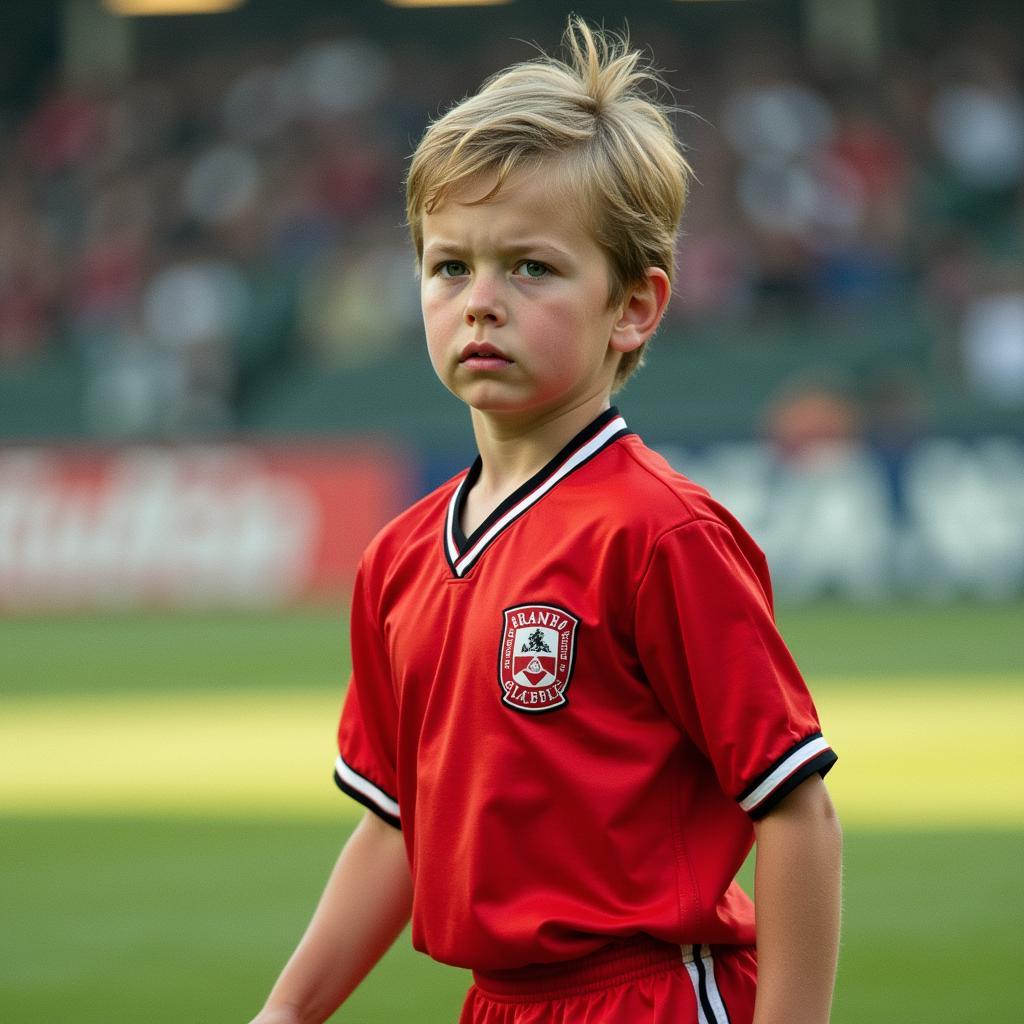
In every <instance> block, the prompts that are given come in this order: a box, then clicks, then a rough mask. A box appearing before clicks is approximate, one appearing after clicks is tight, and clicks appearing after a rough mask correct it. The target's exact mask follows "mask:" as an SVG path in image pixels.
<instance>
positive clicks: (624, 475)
mask: <svg viewBox="0 0 1024 1024" xmlns="http://www.w3.org/2000/svg"><path fill="white" fill-rule="evenodd" d="M615 449H616V450H615V459H614V464H612V465H610V466H609V467H608V476H607V479H608V481H609V492H610V494H609V498H610V500H609V501H608V503H607V505H608V509H609V510H610V511H611V512H612V513H613V516H615V517H616V518H620V517H621V518H622V519H624V520H625V521H628V522H630V523H635V524H636V525H638V526H643V527H646V528H647V529H649V530H653V531H655V532H656V533H657V532H661V531H663V530H665V529H674V528H676V527H679V526H685V525H687V524H689V523H694V522H699V521H708V522H719V523H721V522H724V523H725V524H726V525H731V524H732V522H734V520H733V517H732V516H731V515H730V514H729V512H728V511H727V510H726V509H725V508H723V506H722V505H720V504H719V503H718V502H717V501H716V500H715V499H714V498H713V497H712V496H711V494H710V493H709V492H708V491H707V490H706V489H705V488H703V487H701V486H700V484H697V483H694V481H692V480H691V479H690V478H689V477H687V476H685V475H684V474H683V473H681V472H679V470H677V469H674V468H673V467H672V466H671V465H670V464H669V463H668V461H667V460H666V459H665V458H664V456H662V455H661V454H659V453H658V452H657V451H655V450H654V449H652V448H648V447H647V445H646V444H644V442H643V441H642V440H641V439H640V438H639V437H638V436H637V435H636V434H630V435H628V436H626V437H624V438H623V439H622V441H621V443H620V444H619V445H617V446H615Z"/></svg>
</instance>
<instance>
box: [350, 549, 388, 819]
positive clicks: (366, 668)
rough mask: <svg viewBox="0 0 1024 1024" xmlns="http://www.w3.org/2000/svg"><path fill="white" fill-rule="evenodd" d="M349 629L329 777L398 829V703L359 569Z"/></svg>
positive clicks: (361, 572)
mask: <svg viewBox="0 0 1024 1024" xmlns="http://www.w3.org/2000/svg"><path fill="white" fill-rule="evenodd" d="M350 630H351V636H352V676H351V679H350V680H349V686H348V692H347V693H346V695H345V703H344V706H343V708H342V712H341V721H340V723H339V725H338V759H337V762H336V763H335V768H334V781H335V782H336V783H337V785H338V787H339V788H340V789H341V790H343V791H344V792H345V793H347V794H348V795H349V796H351V797H352V798H353V799H355V800H358V801H359V803H361V804H363V805H364V806H365V807H368V808H369V809H370V810H371V811H373V812H374V814H376V815H378V816H379V817H381V818H383V819H384V821H386V822H387V823H388V824H389V825H393V826H394V827H395V828H401V821H400V819H401V814H400V809H399V806H398V798H397V795H396V794H397V792H398V786H397V768H396V764H397V759H396V748H397V733H398V707H397V702H396V699H395V691H394V687H393V686H392V682H391V674H390V671H389V669H388V661H387V652H386V649H385V646H384V642H383V638H382V636H381V633H380V630H379V629H378V626H377V622H376V619H375V616H374V614H373V609H372V608H371V607H370V601H369V595H368V594H367V587H366V578H365V573H364V572H363V570H362V569H360V572H359V573H358V574H357V576H356V582H355V587H354V590H353V595H352V615H351V624H350Z"/></svg>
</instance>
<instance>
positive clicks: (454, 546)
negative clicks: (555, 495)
mask: <svg viewBox="0 0 1024 1024" xmlns="http://www.w3.org/2000/svg"><path fill="white" fill-rule="evenodd" d="M628 433H630V430H629V428H628V427H627V426H626V421H625V420H624V419H623V418H622V416H621V415H620V414H619V410H618V409H616V408H615V407H614V406H612V408H610V409H606V410H605V411H604V412H603V413H601V415H600V416H598V417H597V419H596V420H594V421H593V422H591V423H590V424H589V425H588V426H586V427H584V428H583V430H581V431H580V432H579V433H578V434H577V435H576V436H575V437H574V438H573V439H572V440H571V441H570V442H569V443H568V444H567V445H566V446H565V447H564V448H563V449H562V450H561V451H560V452H559V453H558V454H557V455H556V456H555V457H554V458H553V459H552V460H551V461H550V462H548V464H547V465H546V466H544V468H543V469H541V470H539V471H538V472H537V473H534V475H533V476H532V477H530V479H529V480H527V481H526V483H524V484H522V485H521V486H520V487H518V488H516V490H515V491H513V492H512V493H511V494H510V495H509V496H508V497H507V498H506V499H505V500H504V501H503V502H502V503H501V504H500V505H498V507H497V508H496V509H494V511H493V512H491V514H490V515H489V516H487V518H486V519H485V520H484V521H483V522H482V523H481V524H480V525H479V526H478V527H477V528H476V529H475V530H474V531H473V533H472V534H471V535H470V536H469V537H466V536H465V534H464V533H463V532H462V526H461V525H460V523H461V520H462V511H463V509H464V508H465V504H466V495H467V494H469V491H470V488H472V486H473V484H475V483H476V481H477V480H478V479H479V477H480V471H481V469H482V468H483V461H482V460H481V459H480V456H479V455H478V456H477V457H476V460H475V461H474V463H473V465H472V466H470V467H469V471H468V472H467V473H466V475H465V476H464V477H463V478H462V481H461V483H460V484H459V485H458V487H456V488H455V490H454V491H453V492H452V496H451V498H450V499H449V501H448V513H447V515H446V516H445V527H444V553H445V558H446V559H447V561H448V566H449V568H450V569H451V571H452V574H453V575H454V576H457V577H462V576H465V575H466V573H467V572H469V570H470V569H471V568H472V567H473V566H474V565H475V564H476V562H477V559H479V558H480V556H481V555H482V554H483V553H484V551H486V550H487V548H488V547H489V546H490V544H491V543H492V542H493V541H494V540H496V539H497V538H498V537H499V536H500V535H501V534H502V533H503V532H504V531H505V530H506V529H507V528H508V527H509V526H510V525H511V524H512V523H514V522H515V521H516V520H517V519H518V518H519V517H520V516H521V515H523V514H524V513H526V512H527V511H529V509H531V508H532V507H533V506H534V505H535V504H536V503H537V502H538V501H540V499H541V498H543V497H544V495H545V494H547V493H548V491H550V490H551V488H552V487H554V486H555V485H556V484H557V483H558V482H559V481H560V480H564V479H565V478H566V477H567V476H568V475H569V474H570V473H572V472H573V471H574V470H577V469H579V468H580V466H582V465H583V464H584V463H586V462H589V461H590V460H591V459H592V458H593V457H594V456H595V455H597V454H598V452H601V451H603V450H604V449H605V448H607V447H608V445H610V444H611V443H612V442H613V441H616V440H618V439H619V438H620V437H624V436H625V435H626V434H628Z"/></svg>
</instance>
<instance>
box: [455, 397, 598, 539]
mask: <svg viewBox="0 0 1024 1024" xmlns="http://www.w3.org/2000/svg"><path fill="white" fill-rule="evenodd" d="M610 406H611V402H610V399H609V397H608V395H597V396H595V397H594V398H591V399H588V400H587V401H585V402H582V403H581V404H580V405H578V406H575V407H574V408H572V409H564V410H559V411H558V412H557V413H556V414H554V415H552V416H550V417H546V418H541V419H539V420H531V421H528V422H524V421H522V420H519V419H517V420H510V419H504V418H502V417H496V416H493V415H491V414H488V413H483V412H480V411H479V410H477V409H474V410H472V419H473V433H474V435H475V437H476V445H477V451H479V453H480V462H481V470H480V476H479V478H478V479H477V481H476V483H475V484H474V485H473V488H472V489H471V490H470V492H469V494H468V495H467V496H466V504H465V508H464V511H463V517H462V518H463V522H462V524H461V525H462V529H463V532H464V533H465V534H466V536H467V537H468V536H469V535H470V534H471V533H472V532H473V530H475V529H476V527H477V526H479V525H480V523H482V522H483V521H484V519H486V518H487V516H488V515H490V513H491V512H492V511H493V510H494V509H495V508H497V506H498V505H499V504H501V502H502V501H504V500H505V498H507V497H508V496H509V495H510V494H511V493H512V492H513V491H514V490H515V489H516V488H517V487H519V486H520V485H521V484H523V483H525V482H526V481H527V480H529V479H530V477H531V476H533V475H534V473H536V472H538V471H539V470H541V469H543V468H544V466H546V465H547V464H548V463H549V462H550V461H551V460H552V459H553V458H554V457H555V456H556V455H557V454H558V453H559V452H560V451H561V450H562V449H563V448H564V447H565V446H566V445H567V444H568V443H569V442H570V441H571V440H572V439H573V438H574V437H575V436H576V435H577V434H578V433H579V432H580V431H581V430H583V429H584V427H586V426H587V425H588V424H590V423H593V421H594V420H595V419H597V417H598V416H600V415H601V413H602V412H604V411H605V410H606V409H608V408H610Z"/></svg>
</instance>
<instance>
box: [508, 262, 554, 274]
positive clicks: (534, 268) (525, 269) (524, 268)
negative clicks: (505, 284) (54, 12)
mask: <svg viewBox="0 0 1024 1024" xmlns="http://www.w3.org/2000/svg"><path fill="white" fill-rule="evenodd" d="M516 270H517V271H518V272H519V273H520V274H522V276H523V277H544V276H545V275H547V274H549V273H551V271H550V270H549V269H548V267H547V266H546V265H545V264H543V263H538V262H537V261H536V260H523V261H522V263H520V264H519V265H518V266H517V267H516Z"/></svg>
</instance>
